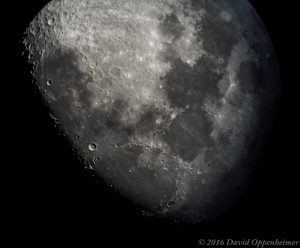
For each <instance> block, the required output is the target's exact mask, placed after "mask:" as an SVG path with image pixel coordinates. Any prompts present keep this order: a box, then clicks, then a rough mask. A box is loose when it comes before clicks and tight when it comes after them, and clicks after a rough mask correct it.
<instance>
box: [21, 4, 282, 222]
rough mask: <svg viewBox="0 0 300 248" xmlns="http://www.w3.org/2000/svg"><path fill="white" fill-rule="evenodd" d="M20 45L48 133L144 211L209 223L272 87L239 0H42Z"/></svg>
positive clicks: (256, 133) (241, 165)
mask: <svg viewBox="0 0 300 248" xmlns="http://www.w3.org/2000/svg"><path fill="white" fill-rule="evenodd" d="M24 46H25V50H26V53H25V54H26V56H28V63H29V64H30V65H32V75H33V79H34V81H35V83H36V85H37V86H38V88H39V92H40V94H41V96H42V97H43V99H44V101H45V103H46V104H47V106H48V108H49V114H50V115H51V116H52V118H53V119H54V120H55V121H56V123H57V127H58V129H59V130H58V131H62V132H64V134H65V135H66V137H67V139H68V140H69V143H70V146H72V148H73V149H75V150H76V151H77V153H78V154H79V156H80V158H81V159H82V161H83V164H84V166H85V167H86V168H87V169H88V170H91V171H93V173H94V174H95V175H96V176H97V177H98V178H99V180H103V181H105V182H106V183H107V185H108V186H111V187H113V188H114V189H115V191H116V193H117V194H120V195H122V196H124V197H126V198H127V199H128V200H129V201H132V202H134V203H136V204H137V205H138V206H139V207H140V208H141V209H143V213H145V214H146V215H147V216H153V217H161V218H167V219H171V220H174V221H177V222H181V223H194V222H196V223H199V222H202V221H203V220H205V221H207V220H211V219H214V218H216V217H218V216H219V215H220V214H222V213H224V211H226V209H227V208H228V207H230V206H231V205H232V204H233V203H234V202H235V201H236V199H238V197H239V196H240V195H241V194H242V193H243V191H244V190H245V189H246V188H247V187H248V185H249V182H250V181H251V178H252V177H253V171H254V169H255V161H256V159H257V158H258V156H259V153H260V148H261V147H262V145H263V144H264V139H265V137H266V134H267V133H268V129H269V128H270V126H271V119H272V114H273V110H274V106H275V103H276V99H277V98H276V96H277V94H278V91H279V89H278V82H279V80H278V79H279V76H278V68H277V62H276V58H275V56H274V51H273V48H272V44H271V41H270V39H269V37H268V34H267V32H266V30H265V28H264V26H263V24H262V22H261V20H260V19H259V17H258V16H257V14H256V12H255V11H254V9H253V8H252V7H251V5H250V4H249V2H248V1H244V0H222V1H213V0H211V1H206V0H152V1H147V0H124V1H118V0H60V1H51V2H49V4H48V5H47V6H45V7H44V8H43V9H42V10H41V12H40V13H39V14H38V15H37V16H36V17H35V19H34V20H33V21H32V22H31V23H30V25H29V27H28V29H27V30H26V32H25V38H24ZM99 197H101V196H100V195H99Z"/></svg>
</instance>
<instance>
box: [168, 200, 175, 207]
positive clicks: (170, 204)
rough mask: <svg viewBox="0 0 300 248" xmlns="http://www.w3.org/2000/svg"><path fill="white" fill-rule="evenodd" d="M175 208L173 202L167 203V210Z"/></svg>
mask: <svg viewBox="0 0 300 248" xmlns="http://www.w3.org/2000/svg"><path fill="white" fill-rule="evenodd" d="M174 206H175V201H169V202H168V203H167V207H168V208H172V207H174Z"/></svg>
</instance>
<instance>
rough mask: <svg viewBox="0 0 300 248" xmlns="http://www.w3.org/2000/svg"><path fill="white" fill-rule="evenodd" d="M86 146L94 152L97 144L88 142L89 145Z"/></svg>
mask: <svg viewBox="0 0 300 248" xmlns="http://www.w3.org/2000/svg"><path fill="white" fill-rule="evenodd" d="M88 148H89V150H90V151H91V152H94V151H96V150H97V144H95V143H90V144H89V146H88Z"/></svg>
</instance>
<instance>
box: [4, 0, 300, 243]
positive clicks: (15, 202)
mask: <svg viewBox="0 0 300 248" xmlns="http://www.w3.org/2000/svg"><path fill="white" fill-rule="evenodd" d="M46 2H47V1H46V0H27V1H19V2H16V1H15V2H13V3H10V4H8V3H7V5H6V6H5V7H4V11H3V13H4V14H3V16H4V17H5V19H6V22H5V25H4V26H5V27H6V28H7V29H8V30H7V31H6V30H5V31H3V32H4V33H5V34H6V35H5V37H8V39H6V38H5V40H8V43H9V44H8V45H5V47H4V50H5V51H4V53H5V55H7V59H5V60H4V64H5V66H4V68H5V70H6V71H4V73H3V74H4V75H5V77H3V78H2V79H3V82H2V83H3V85H8V86H9V87H8V88H9V89H8V90H3V91H2V94H3V97H2V99H4V100H5V104H4V105H3V113H5V112H6V111H7V110H8V111H7V113H5V114H4V116H3V120H4V121H3V122H4V123H5V124H8V129H6V128H5V129H3V137H8V141H7V143H6V148H8V149H7V152H6V150H4V151H5V153H4V154H3V156H4V158H8V159H3V163H2V166H3V169H4V168H8V169H9V172H8V173H6V172H5V173H3V174H2V175H3V176H4V179H9V180H3V181H4V182H5V187H4V191H5V196H7V200H6V199H5V200H4V202H5V203H4V204H5V205H6V206H7V208H8V211H6V212H4V215H5V216H4V217H6V218H7V219H8V221H7V226H6V230H8V231H9V233H10V234H11V235H12V237H13V238H12V241H13V240H21V241H22V242H24V241H29V242H42V243H41V244H43V243H48V242H56V244H57V245H60V244H61V243H60V242H62V240H64V241H66V242H68V243H69V242H70V243H71V242H72V243H73V242H74V241H75V242H77V240H79V239H81V240H84V242H89V241H93V242H95V241H96V244H97V246H99V247H102V246H103V247H107V245H106V244H107V243H108V244H110V246H112V247H114V246H119V245H120V246H127V245H131V246H138V247H146V246H147V247H148V246H149V247H161V246H165V247H171V246H175V247H177V246H178V247H197V246H198V245H197V240H198V239H201V238H204V239H205V238H218V239H222V238H234V239H238V238H240V239H247V238H261V239H274V238H279V239H280V238H282V239H297V238H298V239H299V238H300V237H299V232H297V231H296V230H297V229H298V230H299V220H300V219H299V210H300V208H299V203H298V201H297V197H299V188H300V187H299V186H300V185H299V181H300V180H299V174H298V172H299V169H298V167H299V162H298V161H299V160H298V153H297V152H298V149H299V145H298V143H297V138H296V136H297V134H298V128H297V124H296V123H297V122H296V119H297V115H298V113H299V109H298V106H299V105H298V102H297V101H296V100H297V96H296V94H299V93H298V92H297V90H298V88H297V84H298V78H297V77H296V76H297V73H296V72H297V68H296V67H297V63H298V61H297V60H296V51H297V46H296V45H295V44H296V42H295V40H294V39H295V36H296V34H295V32H296V31H297V29H296V22H295V19H296V15H295V14H294V13H293V10H294V9H295V6H296V5H295V4H294V6H293V4H291V3H283V2H282V1H272V3H271V1H268V3H267V1H261V0H257V1H254V0H253V1H250V2H251V3H252V4H253V6H254V7H255V9H256V11H257V12H258V14H259V15H260V16H261V18H262V20H263V22H264V23H265V25H266V28H267V30H268V31H269V33H270V36H271V39H272V41H273V44H274V47H275V50H276V54H277V57H278V60H279V65H280V70H281V78H282V80H281V81H282V83H281V87H282V100H281V103H280V106H279V110H278V113H277V115H276V118H275V121H274V128H273V130H272V135H271V137H270V140H269V142H268V145H267V147H266V148H265V150H264V152H263V157H262V159H261V161H259V164H258V168H259V173H258V176H257V178H256V180H255V181H254V183H253V185H252V187H251V188H250V190H249V191H247V192H246V194H245V195H244V196H243V197H242V198H241V199H240V200H239V201H238V202H237V203H236V204H235V205H234V207H233V208H231V209H230V210H229V211H228V212H226V213H225V214H224V215H223V216H221V218H219V219H218V220H216V221H215V222H213V223H210V224H205V225H201V226H195V227H174V226H170V225H168V224H166V223H162V222H160V223H157V222H153V221H150V222H149V221H146V220H145V219H143V218H141V217H140V216H139V215H137V214H136V212H137V209H136V208H134V207H133V206H131V205H130V204H129V203H127V202H126V201H124V200H123V199H120V198H118V197H117V196H115V195H114V194H113V193H112V192H110V191H109V190H108V189H106V188H105V187H104V185H101V183H100V184H97V183H96V182H95V181H93V180H91V178H90V176H89V175H88V174H87V173H86V171H84V170H83V168H82V166H81V165H80V164H79V163H78V162H77V161H76V160H75V159H74V158H73V157H72V152H71V150H70V148H69V147H68V145H67V143H66V142H65V141H64V140H63V138H62V137H60V136H59V135H58V134H57V132H56V131H55V130H54V128H53V123H52V122H51V120H50V118H49V116H48V115H47V111H46V108H45V107H44V106H43V104H42V102H41V100H40V99H39V97H38V96H37V95H35V94H34V91H35V88H34V87H33V85H32V84H30V81H31V80H30V78H29V77H28V74H27V73H26V70H27V69H28V68H26V66H25V65H24V63H23V61H22V59H21V58H20V54H21V52H22V50H21V49H22V46H21V45H20V43H19V41H20V40H21V38H22V33H23V32H24V30H25V28H26V27H27V26H28V24H29V22H30V21H31V20H32V19H33V17H34V16H35V15H36V14H37V13H38V11H39V10H40V9H41V8H42V7H43V6H44V5H45V3H46ZM11 46H12V48H11ZM4 142H6V141H4ZM7 144H8V145H7ZM4 161H5V162H4ZM3 171H4V170H3ZM6 181H8V182H7V183H6ZM17 237H18V238H17Z"/></svg>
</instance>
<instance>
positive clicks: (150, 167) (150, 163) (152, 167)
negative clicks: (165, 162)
mask: <svg viewBox="0 0 300 248" xmlns="http://www.w3.org/2000/svg"><path fill="white" fill-rule="evenodd" d="M147 167H148V169H150V170H152V169H154V168H155V163H153V162H148V164H147Z"/></svg>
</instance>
